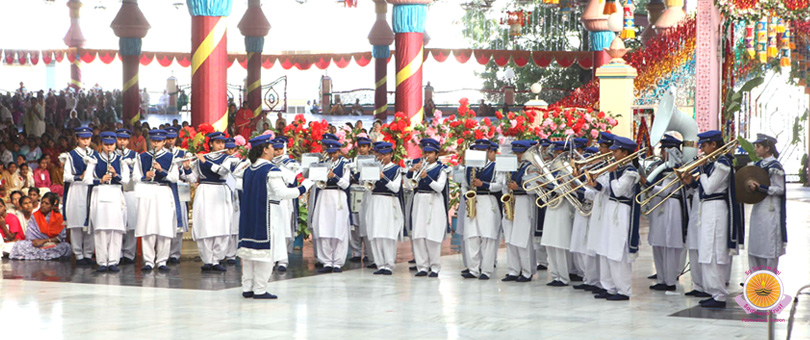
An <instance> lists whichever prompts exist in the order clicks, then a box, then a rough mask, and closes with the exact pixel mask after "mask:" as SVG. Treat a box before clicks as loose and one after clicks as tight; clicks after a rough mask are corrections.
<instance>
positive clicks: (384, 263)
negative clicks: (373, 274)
mask: <svg viewBox="0 0 810 340" xmlns="http://www.w3.org/2000/svg"><path fill="white" fill-rule="evenodd" d="M371 251H372V252H373V253H374V264H376V265H377V269H388V270H390V271H394V266H395V264H396V261H397V240H392V239H390V238H373V239H371ZM343 253H344V254H345V253H346V252H345V251H344V252H343Z"/></svg>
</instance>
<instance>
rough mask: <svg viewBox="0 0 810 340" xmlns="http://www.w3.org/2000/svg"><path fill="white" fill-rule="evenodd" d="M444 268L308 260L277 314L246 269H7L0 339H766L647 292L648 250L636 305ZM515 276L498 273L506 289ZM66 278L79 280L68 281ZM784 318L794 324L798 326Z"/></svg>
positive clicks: (799, 262)
mask: <svg viewBox="0 0 810 340" xmlns="http://www.w3.org/2000/svg"><path fill="white" fill-rule="evenodd" d="M788 197H789V200H788V213H789V222H788V226H789V228H790V229H789V230H790V233H791V234H790V235H791V239H790V246H789V247H788V253H787V255H785V256H784V257H782V259H781V262H780V270H781V271H782V275H781V278H782V280H783V282H784V285H785V292H786V293H787V294H788V295H791V296H793V295H795V292H796V291H797V289H798V288H799V287H801V286H803V285H805V284H808V283H810V263H808V258H810V251H808V249H810V247H808V246H809V245H810V232H808V231H809V230H810V228H808V226H810V189H805V188H798V187H795V186H792V187H791V189H790V191H789V194H788ZM644 232H645V233H646V229H644ZM642 239H643V240H646V236H645V235H644V234H643V235H642ZM406 248H407V246H406ZM447 254H448V255H446V256H444V257H443V258H442V266H443V268H444V269H443V271H442V272H441V274H440V276H439V278H435V279H434V278H417V277H414V276H413V272H409V271H408V268H407V264H406V263H400V264H399V265H398V266H397V268H396V270H395V272H394V275H392V276H383V277H381V276H376V275H372V274H371V273H372V271H373V270H370V269H365V268H359V267H360V266H359V265H355V266H354V268H356V269H350V270H347V271H345V272H343V273H341V274H325V275H311V274H310V273H311V272H312V271H311V270H310V269H311V268H310V263H309V262H308V261H309V260H308V259H307V258H306V256H301V258H300V259H299V260H295V258H293V264H291V272H290V275H289V277H286V278H277V279H276V280H274V281H273V282H271V283H269V286H268V289H269V290H270V291H271V292H273V293H274V294H277V295H278V296H279V299H278V300H274V301H255V300H252V299H243V298H242V297H241V296H240V288H238V276H237V275H238V266H237V267H229V271H228V272H227V274H225V275H223V276H215V275H214V276H208V277H209V278H211V277H214V278H215V279H213V280H211V279H209V280H206V279H205V278H206V277H207V276H206V275H208V274H200V273H199V271H198V270H196V271H195V268H197V267H198V265H199V264H198V263H196V262H194V261H193V260H189V261H184V263H182V264H181V265H180V266H183V267H177V268H175V269H173V272H176V273H170V274H168V275H162V274H159V273H153V274H142V273H140V271H138V270H135V269H132V270H131V271H129V270H127V269H125V270H124V271H122V272H121V273H119V274H114V275H111V274H102V275H98V274H93V273H91V272H90V271H89V269H87V270H85V269H84V268H79V269H76V268H73V265H72V263H71V262H53V263H47V264H45V263H34V262H18V261H7V260H5V261H3V263H2V272H3V280H0V327H2V330H0V334H2V335H3V337H2V338H3V339H6V338H8V339H11V338H15V339H20V338H26V339H43V338H48V339H119V338H124V337H126V338H128V339H144V338H149V339H239V338H250V339H347V338H358V337H359V338H363V339H417V338H418V339H510V338H511V339H515V338H523V339H677V340H683V339H689V340H696V339H766V338H767V324H766V323H762V322H743V321H742V319H743V318H752V317H748V316H745V314H744V313H743V312H742V309H740V308H739V307H738V306H736V304H735V303H733V302H732V301H730V302H729V306H728V308H727V309H725V310H704V309H701V308H700V307H697V305H698V300H699V299H696V298H689V297H684V296H683V293H684V291H688V290H691V284H690V276H689V275H690V274H689V273H688V272H687V273H685V274H684V275H683V276H682V277H681V278H680V282H679V284H678V290H677V291H676V292H667V293H663V292H653V291H650V290H649V289H648V288H647V286H649V285H650V284H652V283H653V282H652V281H651V280H648V279H647V278H646V277H647V276H648V275H650V274H652V273H653V272H654V269H653V266H652V258H651V250H650V248H649V247H648V246H646V243H645V246H643V247H642V250H641V254H640V256H639V258H638V259H637V260H636V262H635V263H634V265H633V297H632V299H631V300H630V301H625V302H610V301H604V300H595V299H593V297H592V296H591V294H589V293H585V292H581V291H575V290H573V289H571V288H570V287H561V288H554V287H547V286H546V285H545V283H546V282H547V277H546V276H547V273H545V272H541V274H540V275H539V276H540V277H538V276H535V277H534V280H533V281H532V282H529V283H515V282H508V283H506V282H501V281H500V280H494V279H493V280H489V281H480V280H465V279H463V278H461V277H460V276H459V274H458V271H459V270H460V269H462V264H461V257H460V255H458V254H453V252H452V251H451V252H447ZM505 258H506V257H505V251H504V249H501V251H500V253H499V259H500V261H499V262H500V263H501V264H505ZM296 261H298V262H296ZM746 264H747V261H746V259H745V258H744V257H743V256H740V257H737V258H735V261H734V265H733V271H732V280H731V282H730V286H729V290H730V292H731V293H732V295H737V294H739V293H740V291H741V287H740V286H739V282H741V281H742V279H743V277H744V271H745V270H746V269H747V268H746ZM68 267H70V268H68ZM130 267H132V266H130ZM504 267H505V265H499V267H498V268H497V277H498V278H500V277H502V276H503V275H504V274H505V271H506V270H505V268H504ZM60 271H61V272H60ZM65 271H67V272H69V273H71V274H70V275H71V278H70V279H65V277H64V276H65V274H60V273H65ZM74 277H78V279H76V278H74ZM184 281H187V282H190V283H189V284H186V283H183V282H184ZM205 282H209V283H208V284H206V283H205ZM799 299H800V301H801V303H800V305H799V308H798V312H797V313H796V322H795V324H794V327H793V337H792V339H810V295H802V296H800V297H799ZM779 317H780V318H784V319H787V317H788V312H783V313H782V314H779ZM752 319H754V318H752ZM775 329H776V338H777V339H784V338H785V335H786V331H785V330H786V322H778V323H776V324H775Z"/></svg>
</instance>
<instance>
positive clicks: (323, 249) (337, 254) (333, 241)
mask: <svg viewBox="0 0 810 340" xmlns="http://www.w3.org/2000/svg"><path fill="white" fill-rule="evenodd" d="M347 243H348V242H346V241H345V240H341V239H339V238H328V237H320V238H318V253H319V254H320V256H321V258H320V260H321V262H323V266H324V267H343V264H344V263H346V252H347V250H348V249H347V247H348V246H349V245H348V244H347Z"/></svg>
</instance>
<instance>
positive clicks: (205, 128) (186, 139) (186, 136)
mask: <svg viewBox="0 0 810 340" xmlns="http://www.w3.org/2000/svg"><path fill="white" fill-rule="evenodd" d="M214 131H216V130H214V127H213V126H211V124H208V123H202V124H200V126H198V127H197V129H196V130H195V129H194V128H193V127H190V126H187V127H184V128H183V129H181V130H180V131H179V132H178V135H177V137H178V138H180V140H181V141H182V142H181V147H183V148H185V149H187V150H188V151H189V152H192V153H195V154H206V153H208V152H210V151H211V150H210V149H209V146H208V134H209V133H212V132H214ZM225 137H230V136H229V135H228V133H227V132H226V133H225Z"/></svg>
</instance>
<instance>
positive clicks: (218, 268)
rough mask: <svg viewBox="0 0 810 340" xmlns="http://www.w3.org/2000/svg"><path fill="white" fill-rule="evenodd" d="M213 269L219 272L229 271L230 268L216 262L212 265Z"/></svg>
mask: <svg viewBox="0 0 810 340" xmlns="http://www.w3.org/2000/svg"><path fill="white" fill-rule="evenodd" d="M211 270H213V271H217V272H226V271H228V269H226V268H225V267H223V266H222V265H221V264H215V265H214V266H213V267H211Z"/></svg>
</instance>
